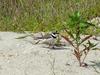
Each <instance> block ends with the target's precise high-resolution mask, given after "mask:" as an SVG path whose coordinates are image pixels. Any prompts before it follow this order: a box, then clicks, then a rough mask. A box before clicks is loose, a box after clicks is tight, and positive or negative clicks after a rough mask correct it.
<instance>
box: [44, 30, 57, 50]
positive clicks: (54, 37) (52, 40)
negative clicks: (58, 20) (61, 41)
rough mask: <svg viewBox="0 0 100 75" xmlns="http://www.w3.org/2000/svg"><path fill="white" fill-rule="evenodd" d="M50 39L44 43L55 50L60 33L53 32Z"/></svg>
mask: <svg viewBox="0 0 100 75" xmlns="http://www.w3.org/2000/svg"><path fill="white" fill-rule="evenodd" d="M49 35H50V37H49V38H47V39H45V41H44V42H43V44H46V45H48V46H49V48H53V49H54V48H55V45H56V41H57V37H58V36H59V33H58V32H52V33H51V34H49Z"/></svg>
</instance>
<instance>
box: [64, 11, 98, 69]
mask: <svg viewBox="0 0 100 75" xmlns="http://www.w3.org/2000/svg"><path fill="white" fill-rule="evenodd" d="M91 26H95V25H94V24H91V23H88V22H87V21H85V19H84V18H82V17H81V15H80V13H79V12H77V11H76V12H75V13H74V14H73V15H70V16H69V21H68V23H66V26H65V25H64V28H65V31H66V32H67V33H68V34H69V36H70V38H71V39H72V40H71V39H70V38H68V37H65V36H63V37H64V38H65V39H66V40H67V41H68V42H69V43H70V45H71V46H73V48H74V55H75V57H76V58H77V60H78V62H79V65H80V66H81V67H85V66H87V64H86V63H85V62H84V61H85V59H86V57H87V55H88V53H89V51H90V50H94V49H96V48H95V46H96V45H97V44H93V43H92V42H91V41H90V40H89V38H90V37H92V35H87V36H84V38H82V36H83V35H85V34H84V33H85V32H86V29H87V28H89V27H91ZM82 47H83V48H82Z"/></svg>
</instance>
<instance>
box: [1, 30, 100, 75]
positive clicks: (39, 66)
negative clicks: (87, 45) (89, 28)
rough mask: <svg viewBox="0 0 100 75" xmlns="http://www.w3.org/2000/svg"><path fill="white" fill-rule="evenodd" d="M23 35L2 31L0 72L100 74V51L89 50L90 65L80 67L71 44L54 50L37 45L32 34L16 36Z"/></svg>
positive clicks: (11, 74)
mask: <svg viewBox="0 0 100 75" xmlns="http://www.w3.org/2000/svg"><path fill="white" fill-rule="evenodd" d="M23 35H24V34H21V33H14V32H0V75H100V51H91V52H90V53H89V55H88V56H87V59H86V62H87V63H88V65H89V66H88V67H87V68H85V67H79V65H78V62H77V60H76V58H75V57H74V55H73V54H72V53H73V51H72V49H71V47H70V46H66V47H65V48H62V49H56V50H53V49H48V48H44V45H42V44H38V45H33V44H32V43H30V42H29V41H33V39H32V38H31V37H27V38H24V39H15V38H17V37H19V36H23ZM93 42H96V41H93ZM96 43H97V42H96ZM98 43H99V44H98V45H97V47H99V48H100V41H98Z"/></svg>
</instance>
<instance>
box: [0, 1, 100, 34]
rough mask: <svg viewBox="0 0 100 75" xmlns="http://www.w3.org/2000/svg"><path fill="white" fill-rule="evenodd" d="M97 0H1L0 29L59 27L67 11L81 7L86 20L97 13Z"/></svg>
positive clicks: (60, 27)
mask: <svg viewBox="0 0 100 75" xmlns="http://www.w3.org/2000/svg"><path fill="white" fill-rule="evenodd" d="M99 5H100V0H1V1H0V10H2V11H0V31H34V32H38V31H52V30H58V31H60V30H61V29H62V22H63V21H66V20H67V19H68V14H70V13H73V12H74V11H77V10H78V11H80V13H81V14H82V16H83V17H85V18H86V19H87V20H88V19H91V18H93V17H96V16H99V15H100V13H99V12H100V6H99Z"/></svg>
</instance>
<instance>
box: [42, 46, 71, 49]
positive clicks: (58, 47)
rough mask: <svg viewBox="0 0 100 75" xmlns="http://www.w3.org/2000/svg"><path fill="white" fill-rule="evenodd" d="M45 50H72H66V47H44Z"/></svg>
mask: <svg viewBox="0 0 100 75" xmlns="http://www.w3.org/2000/svg"><path fill="white" fill-rule="evenodd" d="M43 48H47V49H50V50H70V48H66V47H53V48H50V47H44V46H43Z"/></svg>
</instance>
